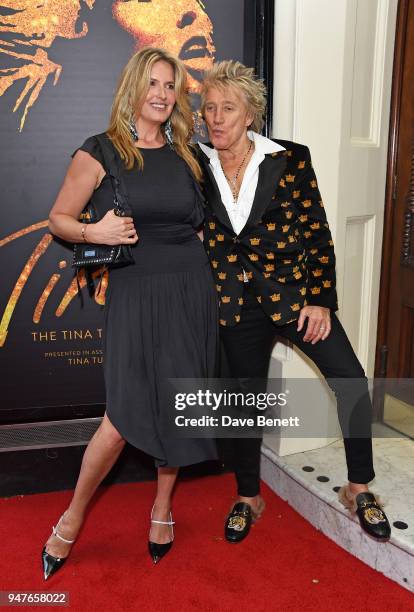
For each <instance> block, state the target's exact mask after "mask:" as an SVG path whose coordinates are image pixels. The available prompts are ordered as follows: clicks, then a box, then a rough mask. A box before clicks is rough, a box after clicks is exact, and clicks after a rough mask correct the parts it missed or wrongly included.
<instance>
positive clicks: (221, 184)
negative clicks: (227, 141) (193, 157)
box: [198, 130, 285, 234]
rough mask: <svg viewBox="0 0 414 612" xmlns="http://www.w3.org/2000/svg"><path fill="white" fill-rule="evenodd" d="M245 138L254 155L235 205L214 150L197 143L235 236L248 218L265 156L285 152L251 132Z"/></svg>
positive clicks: (268, 139)
mask: <svg viewBox="0 0 414 612" xmlns="http://www.w3.org/2000/svg"><path fill="white" fill-rule="evenodd" d="M247 136H248V137H249V138H250V140H252V141H253V142H254V153H253V155H252V156H251V158H250V161H249V163H248V164H247V168H246V171H245V173H244V177H243V181H242V184H241V186H240V192H239V195H238V198H237V203H234V199H233V194H232V191H231V189H230V185H229V184H228V182H227V179H226V177H225V175H224V172H223V168H222V167H221V163H220V159H219V156H218V153H217V151H216V149H212V148H211V147H208V146H207V145H205V144H203V143H201V142H199V143H198V144H199V146H200V148H201V150H202V151H204V153H205V154H206V155H207V156H208V157H209V159H210V166H211V170H212V172H213V175H214V178H215V179H216V182H217V186H218V188H219V191H220V195H221V200H222V202H223V204H224V206H225V207H226V210H227V214H228V216H229V219H230V221H231V224H232V227H233V230H234V231H235V233H236V234H240V232H241V231H242V229H243V228H244V226H245V225H246V222H247V219H248V218H249V215H250V211H251V209H252V205H253V201H254V196H255V193H256V189H257V183H258V180H259V166H260V164H261V163H262V161H263V160H264V158H265V155H266V154H268V153H276V152H277V151H285V148H284V147H282V146H281V145H279V144H276V143H275V142H273V141H272V140H270V138H266V137H265V136H262V135H261V134H258V133H256V132H253V131H251V130H249V131H248V132H247Z"/></svg>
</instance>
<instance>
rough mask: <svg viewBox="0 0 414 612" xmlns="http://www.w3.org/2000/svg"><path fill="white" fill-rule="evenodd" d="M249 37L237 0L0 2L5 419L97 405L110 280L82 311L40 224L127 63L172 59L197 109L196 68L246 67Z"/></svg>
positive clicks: (199, 73) (67, 257)
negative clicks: (162, 53)
mask: <svg viewBox="0 0 414 612" xmlns="http://www.w3.org/2000/svg"><path fill="white" fill-rule="evenodd" d="M247 1H249V0H247ZM250 2H251V0H250ZM251 4H253V3H252V2H251ZM245 31H246V23H245V2H243V1H242V0H225V2H223V0H204V1H203V2H201V1H199V0H126V1H125V0H0V134H1V149H0V151H1V152H0V155H1V158H0V167H1V196H0V197H1V209H0V210H1V213H0V214H1V234H0V265H1V291H0V372H1V387H0V402H1V405H0V423H10V422H16V421H17V420H19V418H18V414H24V415H25V416H24V419H26V420H31V419H36V418H39V417H40V416H42V415H44V414H45V412H44V409H45V408H48V409H49V412H48V418H59V417H60V418H61V415H62V414H63V412H62V410H63V407H65V406H66V407H68V406H88V405H101V404H103V403H104V398H105V392H104V383H103V376H102V367H101V364H102V359H103V355H102V321H103V313H102V309H103V304H104V299H105V292H104V290H105V288H106V286H107V282H108V278H107V277H105V279H104V284H103V291H101V293H100V295H99V296H97V295H95V297H94V298H93V297H92V298H90V297H89V295H88V292H87V288H86V287H83V289H82V294H83V302H84V304H83V307H82V305H81V300H80V296H79V295H78V289H77V285H76V282H75V280H74V273H73V268H71V257H72V252H71V248H70V246H69V245H67V244H65V243H63V242H62V241H59V240H57V239H54V238H53V237H52V236H51V234H50V233H49V231H48V228H47V218H48V214H49V210H50V208H51V206H52V204H53V202H54V200H55V197H56V195H57V192H58V190H59V187H60V185H61V182H62V179H63V177H64V174H65V171H66V169H67V166H68V164H69V162H70V154H71V153H72V152H73V151H74V150H75V149H76V148H77V147H79V146H80V145H81V144H82V143H83V141H84V140H85V139H86V138H87V137H88V136H90V135H92V134H96V133H99V132H102V131H104V130H105V129H106V127H107V123H108V119H109V112H110V106H111V102H112V96H113V93H114V89H115V86H116V83H117V80H118V77H119V74H120V72H121V70H122V68H123V66H124V65H125V64H126V62H127V61H128V59H129V57H130V56H131V54H133V53H134V52H135V51H136V50H138V49H139V48H141V47H142V46H144V45H148V44H151V45H154V46H161V47H164V48H167V49H169V50H170V51H172V52H174V53H175V54H176V55H178V56H179V57H180V58H181V59H182V60H183V61H184V63H185V65H186V67H187V69H188V72H189V75H190V76H189V85H190V88H191V92H192V96H193V102H194V108H195V110H196V109H197V106H198V92H199V86H200V82H201V80H202V78H203V71H204V70H206V69H208V68H209V66H211V64H212V63H213V61H215V60H218V59H224V58H235V59H240V60H242V61H243V59H244V58H245V48H244V45H246V44H248V43H246V37H245ZM199 130H200V131H201V130H202V127H201V125H199Z"/></svg>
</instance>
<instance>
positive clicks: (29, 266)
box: [0, 221, 109, 348]
mask: <svg viewBox="0 0 414 612" xmlns="http://www.w3.org/2000/svg"><path fill="white" fill-rule="evenodd" d="M47 225H48V222H47V221H41V222H40V223H35V224H33V225H30V226H28V227H25V228H23V229H21V230H19V231H18V232H14V233H13V234H10V235H9V236H6V237H5V238H3V239H2V240H0V247H2V246H4V245H6V244H9V243H10V242H12V241H13V240H16V239H18V238H21V237H22V236H25V235H27V234H29V233H31V232H34V231H37V230H38V229H41V228H43V227H47ZM52 241H53V236H52V234H49V233H47V234H45V235H44V236H43V237H42V238H41V240H40V241H39V243H38V244H37V246H36V247H35V248H34V250H33V252H32V253H31V255H30V256H29V258H28V260H27V261H26V264H25V265H24V267H23V269H22V271H21V273H20V275H19V278H18V279H17V281H16V284H15V285H14V288H13V290H12V292H11V294H10V297H9V300H8V302H7V304H6V307H5V309H4V312H3V316H2V318H1V321H0V348H1V347H2V346H4V344H5V342H6V339H7V333H8V329H9V325H10V322H11V319H12V316H13V313H14V310H15V308H16V305H17V302H18V301H19V299H20V296H21V294H22V291H23V289H24V287H25V285H26V283H27V281H28V279H29V277H30V275H31V274H32V272H33V269H34V268H35V266H36V264H37V263H38V261H39V259H40V257H42V255H44V254H45V252H46V250H47V249H48V248H49V246H50V244H51V242H52ZM58 265H59V269H61V270H62V269H64V268H66V265H67V263H66V261H64V260H61V261H59V264H58ZM101 274H102V282H101V287H100V290H99V291H98V287H99V285H98V286H97V287H96V290H95V295H94V299H95V302H96V303H97V304H100V305H103V304H105V293H106V289H107V286H108V278H109V274H108V271H107V270H103V269H102V268H98V269H97V270H95V271H94V272H93V274H92V278H94V279H95V278H100V277H101ZM60 277H61V275H60V274H52V276H51V277H50V279H49V281H48V283H47V284H46V287H45V288H44V290H43V292H42V294H41V296H40V298H39V300H38V302H37V304H36V306H35V308H34V312H33V322H34V323H39V322H40V319H41V316H42V312H43V309H44V307H45V304H46V302H47V300H48V298H49V296H50V294H51V293H52V291H53V289H54V288H55V286H56V285H57V283H58V282H59V280H60ZM85 285H86V277H85V272H84V270H80V272H79V286H80V288H81V289H83V288H84V287H85ZM77 293H78V285H77V282H76V278H74V279H73V280H72V282H71V284H70V286H69V288H68V289H67V291H66V293H65V295H64V296H63V298H62V300H61V302H60V304H59V306H58V307H57V309H56V312H55V314H56V316H57V317H60V316H62V314H63V313H64V312H65V310H66V308H67V307H68V305H69V304H70V302H71V301H72V300H73V298H74V297H75V296H76V295H77Z"/></svg>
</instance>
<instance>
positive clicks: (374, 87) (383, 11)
mask: <svg viewBox="0 0 414 612" xmlns="http://www.w3.org/2000/svg"><path fill="white" fill-rule="evenodd" d="M365 1H366V0H357V1H356V14H355V43H354V52H355V51H356V45H357V40H356V36H357V19H358V11H359V10H364V8H365V9H366V6H367V5H366V4H365ZM376 3H377V7H376V13H377V14H376V22H375V35H374V48H373V70H372V83H371V96H370V105H369V129H368V136H361V135H359V136H358V135H352V120H351V144H352V146H354V147H376V148H377V147H380V146H381V121H382V105H383V91H384V76H385V64H386V51H387V31H388V18H389V0H376ZM361 7H364V8H362V9H361ZM354 85H355V82H354V84H353V87H354ZM355 95H356V93H355V91H354V89H353V92H352V107H354V104H357V103H358V102H360V100H359V101H357V100H355V99H354V96H355Z"/></svg>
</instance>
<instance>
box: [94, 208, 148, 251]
mask: <svg viewBox="0 0 414 612" xmlns="http://www.w3.org/2000/svg"><path fill="white" fill-rule="evenodd" d="M86 228H87V229H86V231H85V239H86V242H91V243H94V244H110V245H116V244H135V243H136V242H137V241H138V234H137V232H136V229H135V227H134V220H133V219H132V217H118V216H117V215H116V214H115V213H114V211H113V210H109V211H108V212H107V213H106V215H105V216H104V217H103V218H102V219H101V220H100V221H98V222H97V223H90V224H88V225H87V226H86Z"/></svg>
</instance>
